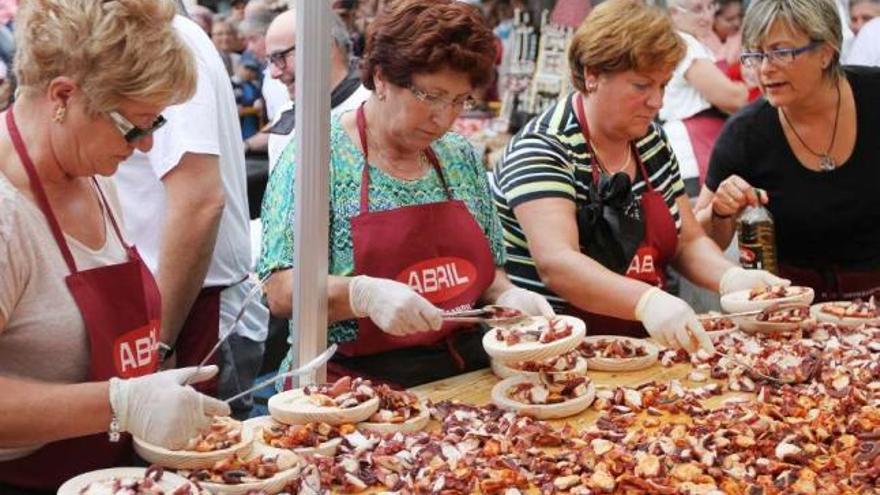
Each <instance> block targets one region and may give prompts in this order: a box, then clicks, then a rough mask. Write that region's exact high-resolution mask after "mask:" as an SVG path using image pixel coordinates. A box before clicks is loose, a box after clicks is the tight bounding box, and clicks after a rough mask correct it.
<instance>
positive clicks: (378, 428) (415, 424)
mask: <svg viewBox="0 0 880 495" xmlns="http://www.w3.org/2000/svg"><path fill="white" fill-rule="evenodd" d="M430 419H431V415H430V413H428V408H427V407H425V406H424V405H423V404H419V414H418V416H415V417H412V418H409V419H408V420H406V421H404V422H403V423H368V422H364V423H358V425H357V427H358V429H361V430H367V431H374V432H376V433H381V434H383V435H385V434H388V433H397V432H400V433H415V432H417V431H422V430H423V429H425V426H427V425H428V420H430Z"/></svg>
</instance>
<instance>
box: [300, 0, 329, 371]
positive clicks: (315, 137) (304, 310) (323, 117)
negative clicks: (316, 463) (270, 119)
mask: <svg viewBox="0 0 880 495" xmlns="http://www.w3.org/2000/svg"><path fill="white" fill-rule="evenodd" d="M295 8H296V74H297V78H296V122H297V126H296V131H295V132H296V136H295V139H296V164H297V167H296V179H295V180H296V185H295V190H294V194H295V204H294V208H295V211H296V215H294V216H295V219H294V224H293V225H292V228H293V229H294V233H295V236H294V251H295V254H294V259H293V266H294V270H293V274H294V275H293V328H294V331H295V332H296V338H295V339H294V343H293V345H294V346H296V347H293V348H292V351H294V352H296V357H297V358H298V362H299V363H307V362H309V361H310V360H311V359H312V358H313V357H314V356H317V355H318V354H319V353H320V352H321V351H323V350H324V349H325V348H326V347H327V269H328V267H327V265H328V261H327V260H328V257H327V238H328V237H327V236H328V222H329V218H330V217H329V211H328V210H329V203H330V202H329V200H328V194H329V193H328V190H329V186H328V183H329V164H330V9H329V6H328V4H327V2H323V1H320V2H316V1H315V0H296V2H295ZM325 377H326V369H325V367H321V369H320V370H319V371H318V372H317V373H316V376H315V379H316V380H317V381H318V382H319V383H320V382H323V381H324V380H325ZM305 380H308V378H305Z"/></svg>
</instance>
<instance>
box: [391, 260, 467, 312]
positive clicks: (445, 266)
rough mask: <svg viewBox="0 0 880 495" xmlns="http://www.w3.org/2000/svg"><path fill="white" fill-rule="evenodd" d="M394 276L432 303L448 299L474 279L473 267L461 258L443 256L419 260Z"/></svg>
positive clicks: (465, 288) (459, 292)
mask: <svg viewBox="0 0 880 495" xmlns="http://www.w3.org/2000/svg"><path fill="white" fill-rule="evenodd" d="M396 280H397V281H398V282H402V283H404V284H407V285H409V286H410V287H412V289H413V290H414V291H416V292H418V293H419V294H421V295H422V296H424V298H425V299H427V300H428V301H431V302H432V303H441V302H444V301H448V300H450V299H452V298H453V297H456V296H458V295H460V294H461V293H463V292H464V291H466V290H467V289H468V288H469V287H470V286H471V285H473V284H474V283H475V282H476V281H477V267H476V266H474V264H473V263H471V262H470V261H468V260H466V259H464V258H455V257H451V256H444V257H440V258H431V259H429V260H425V261H420V262H418V263H416V264H414V265H410V266H408V267H406V268H404V269H403V271H401V272H400V273H399V274H398V275H397V278H396Z"/></svg>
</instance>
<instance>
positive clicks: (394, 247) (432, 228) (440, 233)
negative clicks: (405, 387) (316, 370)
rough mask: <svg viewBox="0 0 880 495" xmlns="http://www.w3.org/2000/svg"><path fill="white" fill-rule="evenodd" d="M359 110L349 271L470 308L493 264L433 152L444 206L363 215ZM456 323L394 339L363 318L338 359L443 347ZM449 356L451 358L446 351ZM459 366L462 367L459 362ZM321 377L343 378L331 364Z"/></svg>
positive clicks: (366, 181)
mask: <svg viewBox="0 0 880 495" xmlns="http://www.w3.org/2000/svg"><path fill="white" fill-rule="evenodd" d="M366 126H367V123H366V118H365V116H364V109H363V105H361V107H359V108H358V110H357V127H358V135H359V137H360V141H361V146H362V147H363V150H364V167H363V173H362V179H361V197H360V213H359V214H358V215H357V216H355V217H354V218H352V219H351V230H352V241H353V244H354V270H355V273H357V274H359V275H368V276H371V277H377V278H384V279H390V280H397V281H398V282H401V283H404V284H407V285H409V286H410V287H412V288H413V290H415V291H416V292H417V293H419V294H420V295H422V296H423V297H424V298H425V299H427V300H428V301H430V302H431V303H432V304H434V305H435V306H437V307H439V308H441V309H444V310H451V309H466V308H471V307H473V305H474V303H476V302H477V300H478V299H479V298H480V296H482V294H483V293H484V292H485V291H486V289H487V288H488V287H489V286H490V285H492V282H493V280H494V279H495V260H494V257H493V256H492V251H491V249H490V248H489V242H488V241H487V240H486V235H485V234H484V233H483V230H482V228H481V227H480V225H479V224H478V223H477V222H476V220H474V217H473V215H471V213H470V211H469V210H468V208H467V205H465V203H464V202H463V201H461V200H455V199H452V194H451V192H450V190H449V187H448V185H447V184H446V179H445V177H444V175H443V170H442V168H441V167H440V163H439V161H438V160H437V157H436V155H435V154H434V152H433V151H432V150H431V149H430V148H428V149H426V150H425V154H426V156H427V158H428V160H429V161H430V162H431V165H432V166H433V167H434V170H435V171H436V172H437V176H438V177H439V178H440V182H441V183H442V184H443V189H444V190H445V192H446V197H447V198H448V199H447V200H446V201H440V202H436V203H427V204H419V205H412V206H404V207H400V208H395V209H392V210H385V211H374V212H371V211H369V187H370V174H369V168H370V166H369V161H368V149H367V137H366ZM462 328H464V327H463V326H462V325H455V324H449V323H445V324H444V325H443V327H442V328H441V329H440V330H439V331H427V332H421V333H418V334H414V335H408V336H395V335H391V334H388V333H386V332H384V331H382V329H381V328H379V327H377V326H376V325H375V324H374V323H373V322H372V321H371V320H370V319H369V318H360V319H358V338H357V340H355V341H353V342H347V343H345V344H342V345H341V346H340V348H339V351H340V354H342V355H343V356H348V357H356V356H366V355H372V354H377V353H381V352H385V351H391V350H395V349H402V348H409V347H414V346H433V345H438V344H439V345H442V344H443V343H444V341H445V342H446V343H447V344H449V342H450V340H449V339H450V337H452V336H453V335H454V334H455V332H456V331H457V330H459V329H462ZM448 347H449V350H450V352H451V353H452V355H453V358H454V359H456V360H457V361H458V360H460V359H461V358H460V357H457V355H456V354H455V352H454V350H453V349H452V345H451V344H449V345H448ZM460 364H463V363H460ZM328 371H330V372H331V373H333V374H344V373H347V372H350V371H351V370H346V369H337V367H335V366H334V365H333V363H330V365H328Z"/></svg>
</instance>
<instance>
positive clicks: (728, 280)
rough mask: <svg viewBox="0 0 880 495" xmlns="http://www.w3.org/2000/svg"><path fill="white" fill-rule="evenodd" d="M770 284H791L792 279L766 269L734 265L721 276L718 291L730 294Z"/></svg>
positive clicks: (722, 293)
mask: <svg viewBox="0 0 880 495" xmlns="http://www.w3.org/2000/svg"><path fill="white" fill-rule="evenodd" d="M769 285H784V286H789V285H791V280H787V279H784V278H779V277H777V276H776V275H773V274H772V273H770V272H768V271H765V270H746V269H745V268H741V267H738V266H733V267H730V268H728V269H727V271H726V272H724V275H722V276H721V282H720V283H719V284H718V286H719V287H718V292H719V293H721V295H722V296H723V295H725V294H730V293H731V292H736V291H738V290H746V289H755V288H760V287H766V286H769Z"/></svg>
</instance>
